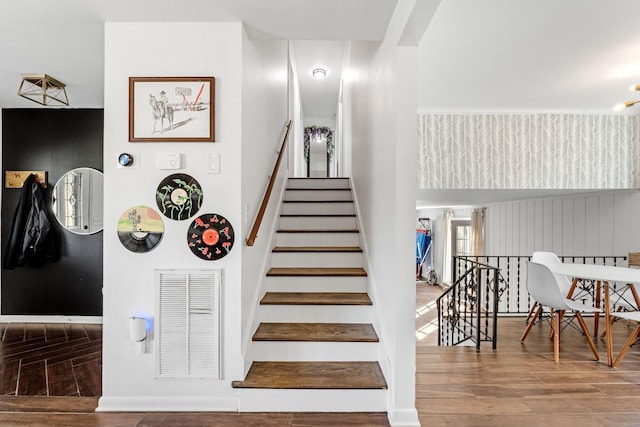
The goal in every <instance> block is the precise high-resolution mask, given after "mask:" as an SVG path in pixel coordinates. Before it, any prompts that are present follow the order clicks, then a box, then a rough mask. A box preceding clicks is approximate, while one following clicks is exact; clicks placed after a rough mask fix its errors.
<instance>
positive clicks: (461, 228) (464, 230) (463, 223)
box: [451, 219, 471, 256]
mask: <svg viewBox="0 0 640 427" xmlns="http://www.w3.org/2000/svg"><path fill="white" fill-rule="evenodd" d="M451 228H452V230H451V231H452V233H451V238H452V242H451V246H452V248H451V249H452V251H451V253H452V255H453V256H471V221H470V220H456V219H454V220H453V221H451Z"/></svg>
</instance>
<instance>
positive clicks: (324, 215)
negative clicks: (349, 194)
mask: <svg viewBox="0 0 640 427" xmlns="http://www.w3.org/2000/svg"><path fill="white" fill-rule="evenodd" d="M355 216H356V214H317V213H312V214H280V218H298V217H300V218H355Z"/></svg>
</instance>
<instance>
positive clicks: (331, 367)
mask: <svg viewBox="0 0 640 427" xmlns="http://www.w3.org/2000/svg"><path fill="white" fill-rule="evenodd" d="M231 385H232V386H233V387H234V388H270V389H328V390H329V389H386V388H387V382H386V381H385V379H384V376H383V375H382V370H381V369H380V365H379V364H378V362H253V364H252V365H251V368H250V369H249V372H248V373H247V377H246V378H245V380H244V381H233V382H232V383H231Z"/></svg>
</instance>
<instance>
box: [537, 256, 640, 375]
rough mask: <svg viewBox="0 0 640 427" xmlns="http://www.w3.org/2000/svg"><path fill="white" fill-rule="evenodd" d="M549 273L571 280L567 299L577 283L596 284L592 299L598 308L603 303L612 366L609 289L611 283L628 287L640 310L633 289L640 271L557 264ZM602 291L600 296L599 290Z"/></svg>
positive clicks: (638, 300)
mask: <svg viewBox="0 0 640 427" xmlns="http://www.w3.org/2000/svg"><path fill="white" fill-rule="evenodd" d="M548 267H549V269H550V270H551V272H553V273H555V274H562V275H565V276H569V277H570V278H572V284H571V288H570V290H569V293H568V294H567V298H571V297H572V295H573V293H574V291H575V289H576V287H577V285H578V282H579V281H580V280H581V279H583V280H593V281H595V282H596V294H595V297H594V305H595V306H596V307H600V303H601V302H603V303H604V312H605V325H606V328H607V330H606V344H607V361H608V364H609V366H613V334H612V333H611V330H610V328H611V325H612V322H611V303H610V289H611V286H610V285H611V284H612V283H619V284H622V286H629V287H630V290H631V293H632V295H633V297H634V299H635V304H636V307H637V308H640V298H639V297H638V292H637V291H636V289H635V286H636V285H640V269H638V268H629V267H619V266H613V265H596V264H573V263H559V264H554V265H549V266H548ZM601 289H602V294H601V293H600V290H601ZM597 319H598V315H597V314H596V317H595V321H594V322H595V323H594V329H595V334H596V335H597Z"/></svg>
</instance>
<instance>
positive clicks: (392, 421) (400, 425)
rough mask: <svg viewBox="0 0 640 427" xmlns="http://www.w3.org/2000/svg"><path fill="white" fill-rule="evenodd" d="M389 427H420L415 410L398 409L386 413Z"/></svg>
mask: <svg viewBox="0 0 640 427" xmlns="http://www.w3.org/2000/svg"><path fill="white" fill-rule="evenodd" d="M387 418H388V419H389V425H390V426H391V427H420V420H419V418H418V411H417V410H416V409H398V410H391V411H389V412H387Z"/></svg>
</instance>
